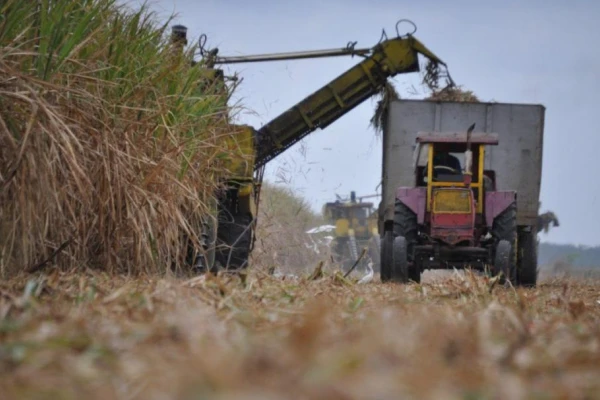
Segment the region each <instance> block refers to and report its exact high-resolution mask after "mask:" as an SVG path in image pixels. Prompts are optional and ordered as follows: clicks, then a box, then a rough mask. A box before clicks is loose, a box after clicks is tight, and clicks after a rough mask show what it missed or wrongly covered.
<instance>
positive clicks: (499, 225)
mask: <svg viewBox="0 0 600 400" xmlns="http://www.w3.org/2000/svg"><path fill="white" fill-rule="evenodd" d="M492 236H494V237H495V238H496V243H497V248H498V246H499V244H500V242H501V241H503V240H504V241H507V242H508V243H509V244H510V253H509V256H508V257H509V258H508V259H509V263H510V265H509V267H508V272H509V273H510V274H511V275H507V276H506V278H508V279H509V280H510V281H511V282H516V271H517V203H516V202H515V203H512V204H511V205H510V206H508V207H507V208H506V210H504V211H503V212H502V213H501V214H500V215H498V216H497V217H496V219H494V223H493V225H492Z"/></svg>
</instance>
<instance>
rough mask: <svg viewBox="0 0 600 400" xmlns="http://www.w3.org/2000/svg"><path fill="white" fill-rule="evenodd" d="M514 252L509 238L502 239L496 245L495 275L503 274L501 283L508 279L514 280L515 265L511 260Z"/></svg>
mask: <svg viewBox="0 0 600 400" xmlns="http://www.w3.org/2000/svg"><path fill="white" fill-rule="evenodd" d="M513 252H514V250H513V248H512V245H511V244H510V243H509V242H508V241H507V240H501V241H500V242H499V243H498V244H497V245H496V254H495V256H494V269H493V271H494V275H499V274H502V276H501V277H500V283H502V284H504V282H506V279H507V278H508V280H509V281H511V282H514V278H513V277H514V275H515V265H514V263H513V262H512V261H511V256H512V253H513Z"/></svg>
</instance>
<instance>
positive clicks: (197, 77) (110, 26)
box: [0, 0, 229, 276]
mask: <svg viewBox="0 0 600 400" xmlns="http://www.w3.org/2000/svg"><path fill="white" fill-rule="evenodd" d="M0 7H1V11H2V13H1V18H0V46H2V55H1V56H0V148H1V149H2V150H0V187H1V192H0V257H1V259H0V272H1V274H0V275H1V276H7V275H9V274H11V273H14V272H18V271H22V270H26V269H29V270H32V269H37V268H42V267H43V266H44V261H47V260H50V259H53V258H54V261H55V262H58V263H59V264H60V265H62V266H69V267H77V268H83V267H102V268H106V269H108V270H111V271H113V270H120V271H129V272H139V271H140V270H145V271H163V270H164V269H165V266H168V265H170V263H171V262H173V261H177V260H179V259H180V257H181V256H182V254H181V253H182V249H184V246H182V245H181V241H182V236H183V235H184V234H187V235H189V236H190V237H191V238H192V239H194V238H195V235H194V229H192V228H193V226H194V221H198V218H199V216H200V215H201V214H202V212H203V211H204V210H205V209H206V207H205V204H206V203H207V199H208V198H209V196H211V195H212V193H213V189H214V187H215V185H216V176H217V175H218V173H219V170H218V169H217V167H216V163H215V160H218V159H219V157H222V151H223V150H222V148H221V145H220V143H221V140H220V139H221V138H222V137H223V136H224V135H228V134H229V133H228V131H227V130H226V126H225V124H223V122H225V118H224V113H223V112H224V111H225V110H224V108H223V104H224V103H223V99H222V98H219V97H218V96H214V95H210V96H209V95H205V93H204V92H202V90H201V89H200V88H202V87H203V86H202V85H201V83H202V81H203V76H202V74H201V71H200V70H198V69H196V68H191V67H190V61H191V53H190V52H189V51H188V52H185V53H184V52H181V51H173V48H172V47H171V46H169V38H168V36H167V35H166V34H165V33H166V30H167V28H168V27H169V26H170V21H168V22H167V23H165V24H162V25H161V24H159V23H157V22H156V21H157V19H156V18H155V16H154V14H153V13H152V12H150V11H149V10H148V9H147V8H146V7H142V8H141V9H139V10H135V11H130V10H128V9H125V8H123V7H120V6H119V5H118V4H117V2H116V1H115V0H81V1H50V0H39V1H33V0H32V1H22V0H7V1H3V2H1V5H0ZM209 89H210V88H207V89H206V90H209Z"/></svg>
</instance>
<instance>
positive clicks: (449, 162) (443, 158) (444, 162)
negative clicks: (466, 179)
mask: <svg viewBox="0 0 600 400" xmlns="http://www.w3.org/2000/svg"><path fill="white" fill-rule="evenodd" d="M438 166H442V167H448V168H452V169H453V170H455V171H456V172H455V173H457V174H459V173H460V172H461V171H462V167H461V166H460V161H459V160H458V158H456V157H455V156H453V155H452V154H450V153H448V152H445V151H440V152H437V153H436V154H435V155H434V156H433V167H434V168H435V167H438Z"/></svg>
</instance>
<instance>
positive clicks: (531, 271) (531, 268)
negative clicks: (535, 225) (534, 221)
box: [517, 229, 538, 287]
mask: <svg viewBox="0 0 600 400" xmlns="http://www.w3.org/2000/svg"><path fill="white" fill-rule="evenodd" d="M537 277H538V268H537V237H536V234H535V230H534V229H532V230H531V231H530V232H521V233H520V234H519V243H518V269H517V284H518V285H519V286H525V287H535V285H536V284H537Z"/></svg>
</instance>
